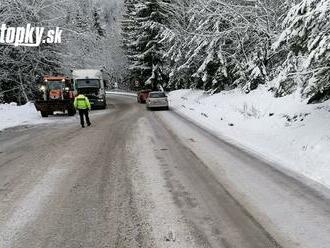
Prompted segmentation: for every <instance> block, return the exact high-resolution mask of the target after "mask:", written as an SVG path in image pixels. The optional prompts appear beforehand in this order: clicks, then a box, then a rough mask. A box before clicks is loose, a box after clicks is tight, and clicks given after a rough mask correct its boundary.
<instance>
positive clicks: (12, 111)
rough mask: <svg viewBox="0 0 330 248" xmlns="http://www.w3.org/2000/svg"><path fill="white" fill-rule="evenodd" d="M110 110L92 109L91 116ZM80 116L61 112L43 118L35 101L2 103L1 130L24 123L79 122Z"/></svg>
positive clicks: (0, 114) (0, 106) (0, 112)
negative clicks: (23, 103) (22, 103)
mask: <svg viewBox="0 0 330 248" xmlns="http://www.w3.org/2000/svg"><path fill="white" fill-rule="evenodd" d="M109 111H110V110H106V111H104V110H97V111H92V113H91V116H97V115H100V114H103V113H108V112H109ZM78 119H79V116H78V115H75V116H72V117H69V116H67V115H66V114H63V113H61V112H58V113H55V115H53V116H49V117H47V118H42V117H41V115H40V112H37V110H36V109H35V107H34V104H33V103H27V104H25V105H22V106H17V104H16V103H11V104H0V130H3V129H6V128H10V127H16V126H22V125H35V124H44V123H63V122H65V123H69V122H76V123H79V120H78Z"/></svg>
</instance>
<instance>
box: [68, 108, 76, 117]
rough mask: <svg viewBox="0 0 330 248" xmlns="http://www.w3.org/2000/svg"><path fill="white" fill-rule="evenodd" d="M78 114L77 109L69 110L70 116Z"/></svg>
mask: <svg viewBox="0 0 330 248" xmlns="http://www.w3.org/2000/svg"><path fill="white" fill-rule="evenodd" d="M75 114H76V110H75V109H68V116H74V115H75Z"/></svg>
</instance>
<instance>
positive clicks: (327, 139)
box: [169, 87, 330, 187]
mask: <svg viewBox="0 0 330 248" xmlns="http://www.w3.org/2000/svg"><path fill="white" fill-rule="evenodd" d="M169 100H170V105H171V108H172V110H174V111H176V112H177V113H179V114H180V115H182V116H184V117H186V118H188V119H190V120H192V121H193V122H195V123H197V124H198V125H200V126H202V127H204V128H207V129H209V130H211V131H212V132H213V133H215V134H216V135H218V136H220V137H222V138H224V139H226V140H228V141H229V142H231V143H234V144H236V145H239V146H241V147H243V148H244V149H246V150H249V151H251V152H253V153H256V154H257V155H258V156H262V157H264V158H265V159H267V160H270V161H272V162H276V164H279V165H280V166H282V167H284V168H286V169H289V170H292V171H294V172H298V173H302V174H303V175H304V176H306V177H308V178H310V179H313V180H315V181H317V182H319V183H321V184H323V185H325V186H327V187H330V162H329V161H330V153H329V151H330V126H329V123H330V101H327V102H325V103H322V104H316V105H307V104H306V102H304V101H302V100H301V98H300V97H299V96H298V95H290V96H286V97H283V98H274V97H273V96H272V95H271V93H270V92H268V91H267V89H266V88H262V87H261V88H260V89H257V90H255V91H252V92H251V93H250V94H243V93H242V92H241V91H240V90H239V89H236V90H232V91H229V92H223V93H220V94H215V95H212V96H210V95H208V94H206V93H204V92H202V91H196V90H178V91H174V92H171V93H170V94H169Z"/></svg>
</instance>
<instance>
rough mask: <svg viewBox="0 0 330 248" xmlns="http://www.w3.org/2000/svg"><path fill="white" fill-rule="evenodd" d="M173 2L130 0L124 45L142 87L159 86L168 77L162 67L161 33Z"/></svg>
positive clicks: (127, 8)
mask: <svg viewBox="0 0 330 248" xmlns="http://www.w3.org/2000/svg"><path fill="white" fill-rule="evenodd" d="M169 6H170V3H169V2H166V1H163V0H148V1H142V0H137V1H126V2H125V7H126V15H125V16H124V17H125V19H124V21H123V33H124V35H123V36H124V46H125V47H126V49H127V50H128V55H129V58H130V62H131V66H130V68H129V69H130V74H131V79H132V80H134V81H138V82H139V85H138V87H139V88H143V87H150V88H153V89H156V88H157V85H158V84H161V85H162V84H164V83H165V82H166V81H167V78H166V76H165V75H164V73H163V70H162V57H163V50H162V44H161V42H160V40H161V34H162V32H163V31H164V30H165V29H166V24H167V23H168V19H169V12H168V8H169Z"/></svg>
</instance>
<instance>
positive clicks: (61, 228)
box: [0, 96, 328, 248]
mask: <svg viewBox="0 0 330 248" xmlns="http://www.w3.org/2000/svg"><path fill="white" fill-rule="evenodd" d="M109 102H110V104H109V110H107V111H105V112H104V113H103V114H98V115H95V116H93V117H92V121H93V124H92V127H91V128H86V129H81V128H80V127H79V123H78V122H77V123H64V124H47V125H40V126H33V127H18V128H14V129H9V130H6V131H4V132H2V133H0V248H9V247H13V248H23V247H24V248H28V247H31V248H32V247H33V248H45V247H49V248H54V247H61V248H69V247H70V248H76V247H77V248H78V247H84V248H85V247H86V248H90V247H93V248H94V247H95V248H110V247H120V248H121V247H143V248H144V247H189V248H190V247H217V248H218V247H219V248H222V247H223V248H227V247H247V248H259V247H260V248H266V247H267V248H271V247H304V246H303V245H302V244H298V243H294V244H293V243H290V242H285V238H283V239H281V238H278V237H279V236H278V235H279V234H276V235H273V233H272V228H269V226H267V228H265V226H263V225H262V224H260V223H261V221H260V218H256V217H255V216H254V215H253V214H251V211H249V208H248V207H245V206H244V204H242V202H241V201H240V199H239V198H236V197H235V194H232V192H231V191H230V190H228V187H227V184H226V183H223V182H221V178H220V177H218V176H216V175H215V173H214V171H213V170H212V168H210V167H209V165H208V164H207V162H206V161H205V160H204V159H203V157H202V156H199V154H198V152H196V150H194V148H191V147H189V145H187V144H186V143H185V142H184V141H182V139H181V138H180V134H177V133H180V132H178V130H179V129H173V127H171V126H170V124H168V123H166V121H164V120H163V118H164V117H166V115H172V117H171V118H177V117H173V116H174V115H173V114H171V113H163V112H150V111H147V110H146V109H145V107H144V106H143V105H138V104H136V103H135V99H134V98H132V97H125V96H111V97H110V99H109ZM174 128H175V127H174ZM189 142H192V143H194V142H195V141H194V140H193V139H192V138H191V140H190V141H189ZM195 148H196V147H195ZM217 149H220V150H221V147H218V148H217ZM242 156H245V155H242ZM218 162H219V161H218ZM224 163H227V162H224ZM243 172H244V171H243ZM243 172H242V173H243ZM274 173H275V172H274ZM274 175H275V174H274ZM269 176H271V175H269ZM276 177H279V175H278V174H276ZM283 178H285V179H283V180H284V181H283V180H282V181H281V182H285V180H291V179H287V178H286V177H285V176H283ZM292 180H294V179H292ZM289 186H290V185H289ZM295 190H296V194H299V193H300V192H298V189H295ZM304 192H307V189H306V190H305V191H304ZM277 197H278V196H277ZM311 197H314V196H311ZM315 197H316V196H315ZM276 199H278V198H276ZM323 200H324V201H326V199H323ZM320 201H321V200H320ZM317 207H320V206H316V208H317ZM322 207H323V212H322V213H325V210H326V209H325V207H324V206H323V205H322ZM316 210H317V209H316ZM265 218H266V217H265ZM327 218H328V217H326V219H327ZM268 224H269V223H268ZM275 224H276V223H275ZM284 225H285V223H284ZM325 228H327V226H326V227H325ZM324 230H327V229H324ZM306 247H307V246H306Z"/></svg>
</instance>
